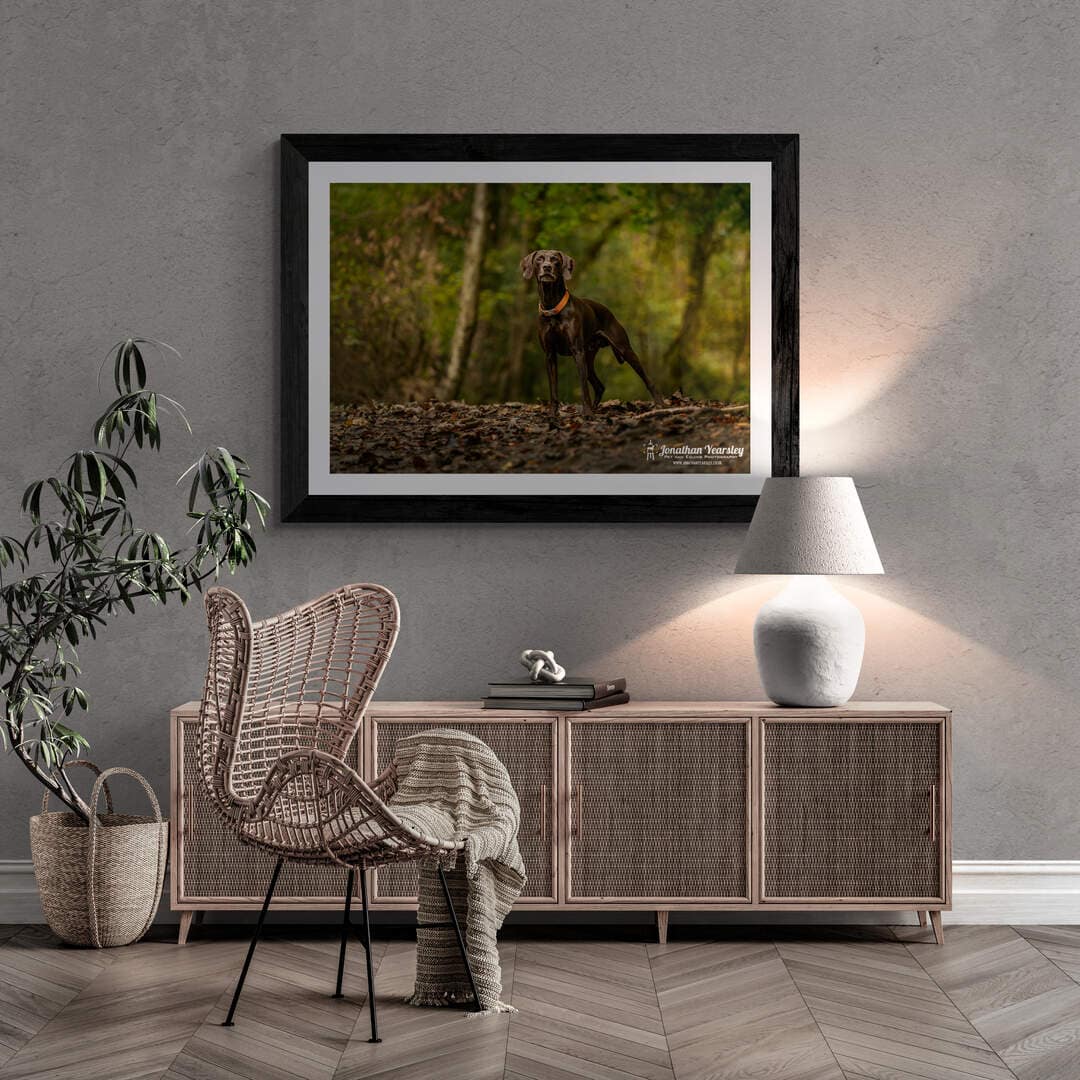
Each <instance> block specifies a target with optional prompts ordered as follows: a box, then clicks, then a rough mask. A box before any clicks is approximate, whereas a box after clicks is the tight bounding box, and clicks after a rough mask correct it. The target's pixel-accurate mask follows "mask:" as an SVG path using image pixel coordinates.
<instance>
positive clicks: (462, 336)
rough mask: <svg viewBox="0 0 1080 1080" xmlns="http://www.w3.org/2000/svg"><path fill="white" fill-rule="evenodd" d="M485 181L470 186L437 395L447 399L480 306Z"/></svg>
mask: <svg viewBox="0 0 1080 1080" xmlns="http://www.w3.org/2000/svg"><path fill="white" fill-rule="evenodd" d="M488 217H489V215H488V185H487V184H477V185H476V186H475V188H474V190H473V205H472V214H471V215H470V217H469V232H468V235H467V237H466V239H465V263H464V266H463V267H462V270H461V299H460V301H459V303H458V315H457V322H456V323H455V325H454V336H453V338H452V339H451V341H450V360H449V362H448V363H447V365H446V373H445V375H444V376H443V381H442V385H441V386H440V387H439V397H440V399H441V400H443V401H449V400H450V399H452V398H454V397H456V396H457V395H458V394H459V393H460V392H461V383H462V381H463V379H464V376H465V367H466V365H467V364H468V362H469V350H470V348H471V347H472V340H473V334H475V332H476V313H477V310H478V309H479V307H480V271H481V270H482V268H483V264H484V246H485V243H486V240H487V228H488Z"/></svg>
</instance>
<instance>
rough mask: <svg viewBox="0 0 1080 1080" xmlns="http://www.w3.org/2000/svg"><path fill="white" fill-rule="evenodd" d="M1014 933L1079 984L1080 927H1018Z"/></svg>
mask: <svg viewBox="0 0 1080 1080" xmlns="http://www.w3.org/2000/svg"><path fill="white" fill-rule="evenodd" d="M1016 932H1017V933H1018V934H1019V935H1020V936H1021V937H1023V938H1025V939H1026V940H1027V941H1029V942H1030V943H1031V944H1032V945H1034V946H1035V948H1036V949H1038V950H1039V952H1041V953H1042V954H1043V956H1045V957H1046V959H1047V960H1049V961H1050V962H1051V963H1052V964H1055V965H1056V966H1057V967H1059V968H1061V970H1062V971H1064V972H1065V974H1066V975H1068V976H1069V977H1070V978H1071V979H1072V980H1073V981H1074V982H1078V983H1080V926H1018V927H1016Z"/></svg>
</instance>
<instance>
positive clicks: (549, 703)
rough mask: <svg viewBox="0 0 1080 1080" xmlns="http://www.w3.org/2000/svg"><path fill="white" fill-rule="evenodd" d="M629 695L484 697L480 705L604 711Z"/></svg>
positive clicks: (621, 702)
mask: <svg viewBox="0 0 1080 1080" xmlns="http://www.w3.org/2000/svg"><path fill="white" fill-rule="evenodd" d="M629 700H630V695H629V694H608V695H607V696H605V697H602V698H592V699H589V700H585V699H582V698H565V699H562V700H560V699H558V698H529V697H513V698H510V697H486V698H484V699H483V700H482V702H481V704H482V706H483V707H484V708H485V709H528V710H530V711H532V712H582V711H584V710H586V709H606V708H607V707H608V706H610V705H625V704H626V703H627V702H628V701H629Z"/></svg>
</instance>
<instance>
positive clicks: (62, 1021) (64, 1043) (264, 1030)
mask: <svg viewBox="0 0 1080 1080" xmlns="http://www.w3.org/2000/svg"><path fill="white" fill-rule="evenodd" d="M7 930H8V928H0V1080H297V1078H303V1080H750V1078H753V1080H1012V1078H1014V1077H1019V1078H1020V1080H1080V978H1078V975H1080V928H1070V927H1025V928H1023V929H1022V930H1021V931H1020V932H1017V931H1014V930H1012V929H1010V928H1008V927H964V926H954V927H950V928H949V934H948V936H947V939H946V944H945V946H944V947H941V948H939V947H937V946H936V945H933V944H927V943H926V940H927V939H926V936H925V935H926V932H925V931H922V930H920V928H918V927H914V926H904V927H897V928H895V933H894V932H893V930H890V929H889V928H887V927H843V928H824V929H818V928H812V929H811V928H805V927H804V928H799V927H791V928H787V927H784V928H781V930H780V931H779V932H777V933H775V934H774V935H773V936H772V937H771V938H770V936H769V935H768V934H766V933H763V928H761V927H748V928H726V929H725V930H724V932H723V935H722V937H721V938H719V939H717V940H713V941H700V940H689V939H688V938H686V937H684V938H683V939H682V940H678V941H676V942H674V943H672V944H671V945H658V944H645V943H639V942H635V941H627V940H605V939H599V938H597V939H592V940H581V939H575V940H558V939H555V940H553V939H551V938H547V939H543V938H539V937H537V938H534V939H521V940H516V941H515V940H507V941H504V942H502V943H501V944H500V953H501V956H502V961H503V982H504V985H503V999H504V1000H507V1001H510V1002H512V1003H513V1005H514V1006H516V1007H517V1008H518V1009H519V1010H520V1011H519V1012H517V1013H513V1014H501V1015H496V1016H489V1017H479V1018H476V1019H468V1018H466V1014H465V1010H462V1009H457V1008H445V1009H439V1008H435V1009H416V1008H413V1007H411V1006H407V1005H405V1004H404V998H405V997H406V995H407V994H408V993H409V992H410V990H411V988H412V983H413V979H414V974H415V946H414V945H413V943H412V942H411V941H404V940H395V941H392V942H390V943H386V942H376V943H375V948H374V951H373V956H374V960H375V963H376V965H377V972H376V993H377V1001H378V1005H379V1021H380V1034H381V1035H382V1037H383V1039H384V1041H383V1042H382V1043H380V1044H377V1045H372V1044H369V1043H368V1042H367V1041H366V1040H367V1035H368V1026H367V1025H368V1013H367V1009H366V1001H365V994H366V977H365V969H364V958H363V950H362V948H360V947H359V946H357V945H355V944H353V945H352V946H351V947H350V952H349V962H348V965H347V969H346V980H345V992H346V996H345V998H344V1000H338V1001H335V1000H334V999H332V998H331V996H330V994H331V992H332V990H333V982H334V977H335V974H336V963H337V951H338V941H337V939H336V936H335V935H334V934H333V933H327V932H326V931H325V930H323V929H318V928H313V929H310V930H301V929H287V930H286V929H283V928H280V927H277V928H274V933H273V934H272V935H271V936H270V937H269V938H268V939H267V940H265V941H264V942H262V943H261V944H260V946H259V950H258V952H257V953H256V959H255V963H254V964H253V966H252V969H251V972H250V974H249V979H248V984H247V986H246V987H245V990H244V995H243V997H242V999H241V1003H240V1008H239V1011H238V1013H237V1022H236V1027H234V1028H231V1029H225V1028H222V1027H220V1021H221V1019H222V1018H223V1017H224V1014H225V1010H226V1008H227V1005H228V1002H229V999H230V995H231V988H232V985H233V983H234V980H235V979H236V977H237V975H238V974H239V970H240V965H241V963H242V961H243V954H244V951H245V949H246V945H247V942H246V940H244V939H243V937H242V936H240V935H235V936H234V935H231V934H229V933H228V932H227V931H218V933H217V935H216V936H214V935H212V934H208V935H206V936H202V935H200V936H199V937H198V938H196V939H195V940H194V941H193V942H192V943H191V944H190V945H188V946H186V947H182V948H181V947H178V946H176V945H173V944H168V943H165V942H163V941H161V940H150V941H144V942H141V943H139V944H138V945H135V946H131V947H129V948H126V949H114V950H104V951H95V950H77V949H69V948H66V947H62V946H60V944H59V943H58V942H57V941H56V939H55V938H53V937H52V936H51V934H49V933H48V931H46V930H44V929H42V928H37V927H33V928H26V927H22V928H19V927H13V928H10V933H9V932H7ZM744 930H745V932H744ZM729 931H731V932H729Z"/></svg>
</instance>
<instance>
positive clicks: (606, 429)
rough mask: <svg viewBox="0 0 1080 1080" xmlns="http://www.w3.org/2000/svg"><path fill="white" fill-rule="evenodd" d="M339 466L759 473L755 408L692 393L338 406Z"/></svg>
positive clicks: (334, 414) (334, 435) (351, 469)
mask: <svg viewBox="0 0 1080 1080" xmlns="http://www.w3.org/2000/svg"><path fill="white" fill-rule="evenodd" d="M650 440H651V441H652V442H653V444H654V445H655V446H656V447H659V446H661V445H667V446H682V445H688V446H704V445H713V446H721V447H734V448H742V453H743V456H742V457H741V458H739V457H735V456H727V457H720V458H708V459H706V460H704V461H702V463H701V464H698V463H696V461H690V462H689V463H688V462H687V461H686V460H685V459H684V460H677V459H674V460H673V459H670V458H664V457H663V456H661V455H660V454H659V452H658V453H657V456H656V458H655V460H653V461H649V460H647V455H646V446H647V444H648V443H649V442H650ZM330 470H331V472H335V473H590V472H591V473H652V472H668V473H693V472H707V473H711V474H715V473H745V472H749V471H750V421H749V409H748V408H747V407H746V406H738V405H728V404H727V403H725V402H722V401H691V400H690V399H688V398H684V397H682V396H680V395H676V396H675V397H673V398H670V399H668V401H667V402H666V403H665V404H664V405H663V406H657V405H655V404H654V403H653V402H651V401H604V402H601V403H600V407H599V409H598V410H597V412H596V413H595V415H593V416H586V415H584V414H583V413H582V411H581V408H580V407H579V406H577V405H563V406H562V407H561V409H560V410H559V416H558V419H557V420H556V419H554V418H552V416H551V413H550V410H549V408H548V406H546V405H526V404H522V403H519V402H509V403H507V404H502V405H467V404H464V403H463V402H458V401H425V402H415V403H409V404H402V405H387V404H370V403H365V404H362V405H333V406H331V409H330Z"/></svg>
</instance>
